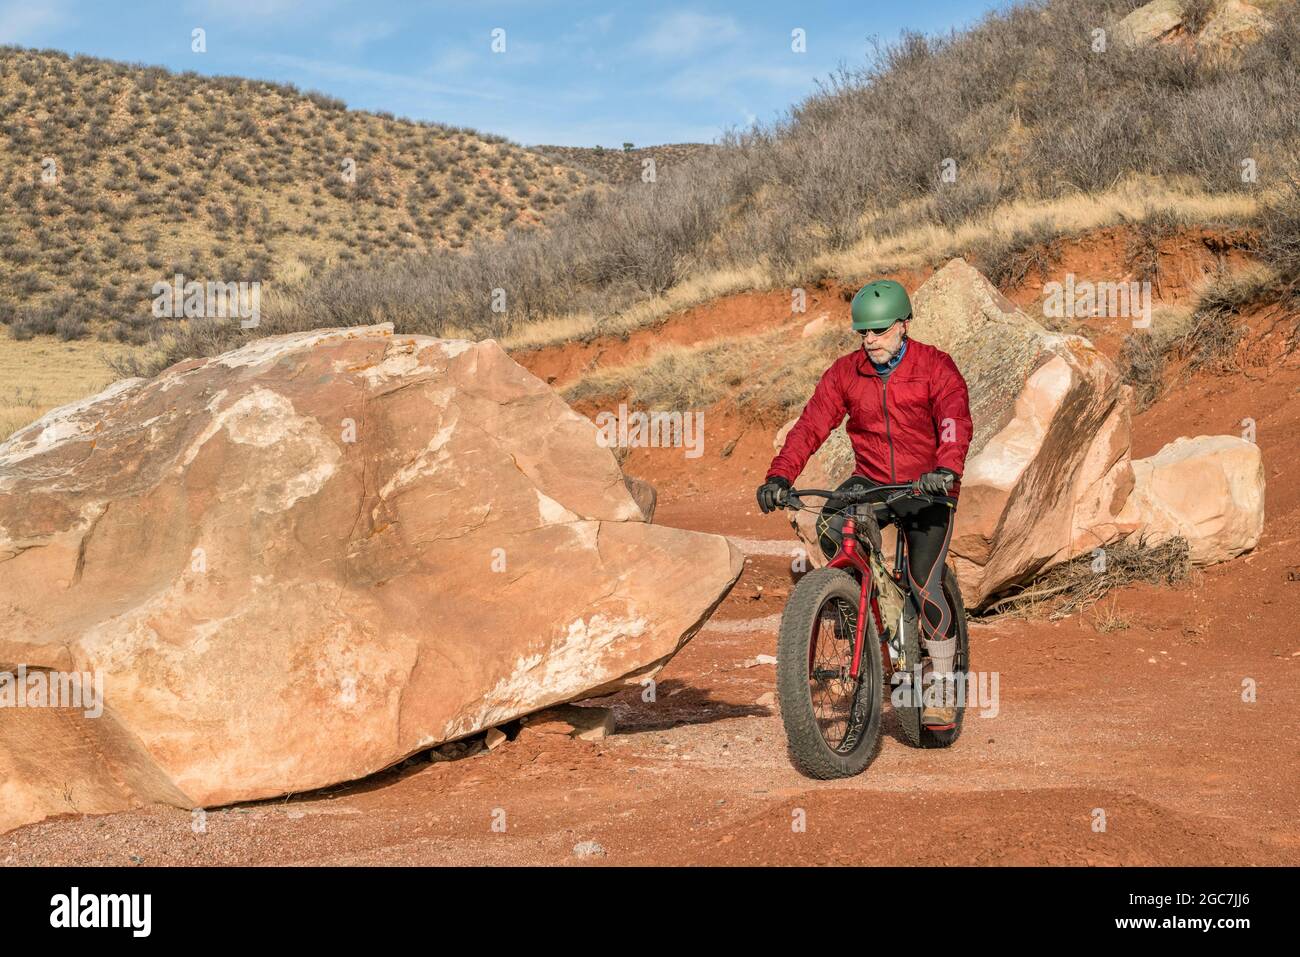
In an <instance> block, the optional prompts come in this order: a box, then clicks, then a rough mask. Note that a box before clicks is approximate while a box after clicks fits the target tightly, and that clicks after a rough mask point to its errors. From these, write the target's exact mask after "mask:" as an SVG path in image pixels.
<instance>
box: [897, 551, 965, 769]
mask: <svg viewBox="0 0 1300 957" xmlns="http://www.w3.org/2000/svg"><path fill="white" fill-rule="evenodd" d="M943 594H944V597H945V598H946V599H948V607H949V608H950V609H952V616H953V621H954V623H955V625H956V628H957V656H956V659H955V661H954V662H953V670H954V671H955V672H956V673H957V681H958V687H964V685H965V682H966V675H967V673H968V672H969V671H970V668H971V664H970V637H969V635H968V634H967V631H966V608H965V606H964V605H963V604H962V600H961V588H960V587H958V584H957V572H956V571H954V570H953V568H952V567H951V566H949V565H945V566H944V569H943ZM903 644H904V653H905V656H906V659H907V660H908V661H920V660H921V636H920V634H919V632H918V631H917V629H915V628H914V629H912V633H911V634H910V635H906V636H904V639H903ZM904 697H906V696H904ZM922 710H923V708H922V707H921V706H920V705H912V704H911V703H907V702H904V703H903V704H896V705H895V706H894V714H896V715H897V716H898V724H899V726H900V727H901V728H902V731H903V737H904V738H905V739H906V740H907V743H908V744H910V745H912V747H914V748H947V747H951V746H952V745H953V744H954V743H955V742H956V740H957V739H958V738H959V737H961V726H962V720H963V719H964V718H965V716H966V709H965V708H964V707H958V708H957V721H956V723H955V724H954V725H953V727H952V728H950V729H948V730H946V731H934V730H931V729H930V728H927V727H926V726H925V725H923V724H921V711H922Z"/></svg>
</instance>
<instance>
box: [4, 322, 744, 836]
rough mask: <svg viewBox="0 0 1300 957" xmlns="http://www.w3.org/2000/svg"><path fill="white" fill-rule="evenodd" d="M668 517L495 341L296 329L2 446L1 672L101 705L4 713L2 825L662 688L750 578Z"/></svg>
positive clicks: (131, 388)
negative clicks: (669, 523)
mask: <svg viewBox="0 0 1300 957" xmlns="http://www.w3.org/2000/svg"><path fill="white" fill-rule="evenodd" d="M644 518H645V516H644V514H643V512H642V510H641V509H640V508H639V507H638V505H637V503H636V501H635V500H634V498H633V495H632V494H630V493H629V491H628V487H627V485H626V484H625V483H624V481H623V475H622V473H621V471H620V469H619V467H618V465H617V463H616V462H615V459H614V456H613V454H612V452H611V451H610V450H608V449H604V448H601V447H600V445H599V443H598V442H597V433H596V429H595V427H594V426H593V425H592V424H591V422H589V421H588V420H587V419H585V418H583V417H582V416H580V415H578V414H576V413H574V412H573V411H572V410H570V409H569V408H568V407H567V406H566V405H565V404H564V403H563V402H562V401H561V400H560V399H559V398H558V397H557V396H556V395H555V394H554V393H553V392H552V391H551V389H549V388H548V387H547V386H546V385H544V384H543V383H542V382H541V381H540V380H538V379H537V378H535V377H534V376H532V375H531V374H530V373H528V372H527V371H525V370H524V369H523V368H522V367H520V366H519V365H517V364H516V363H515V362H514V361H512V360H511V359H510V358H509V357H508V356H507V355H506V354H505V353H504V352H503V351H502V350H501V349H500V348H499V347H498V346H497V345H496V343H494V342H491V341H488V342H478V343H475V342H466V341H448V340H438V339H433V338H428V337H423V336H395V335H393V334H392V327H391V326H387V325H385V326H372V327H366V328H356V329H347V330H325V331H318V332H313V333H302V334H295V335H289V336H282V337H278V338H274V339H265V340H260V341H258V342H255V343H252V344H250V345H248V346H247V347H245V348H242V349H240V350H238V351H235V352H231V353H228V354H226V355H223V356H219V357H216V358H213V359H208V360H190V361H186V362H183V363H181V364H179V365H176V366H173V367H172V368H171V369H169V370H167V371H166V372H164V373H162V374H161V375H159V376H157V377H156V378H153V379H150V380H140V379H134V380H126V381H123V382H119V383H117V384H116V385H114V386H112V387H110V388H109V389H107V390H106V391H104V392H103V393H101V394H99V395H97V396H95V397H93V398H91V399H87V400H85V401H83V402H79V403H76V404H74V405H71V406H65V407H63V408H61V409H57V410H55V411H53V412H50V413H49V414H47V415H46V416H45V417H44V418H42V419H41V420H40V421H38V422H36V423H34V424H33V425H31V426H29V427H27V428H25V429H23V430H21V431H19V432H18V433H16V434H15V435H13V436H12V437H11V438H10V439H9V440H8V441H7V442H5V443H4V444H3V445H0V672H8V673H10V675H11V676H12V675H16V674H17V673H18V672H20V671H22V672H25V673H26V675H27V680H29V681H32V680H37V682H38V683H39V681H40V680H41V679H45V678H49V677H51V676H53V677H57V675H56V673H58V674H62V675H65V676H66V675H68V674H70V673H73V672H76V673H85V674H88V675H96V676H98V677H100V678H102V681H103V692H104V694H103V705H104V706H103V712H102V715H101V716H98V717H93V716H90V717H88V716H87V715H86V711H88V710H89V711H93V708H82V707H57V708H56V707H48V706H45V707H30V706H29V707H0V830H3V829H5V828H8V827H13V826H15V825H17V824H20V823H23V822H26V821H32V820H37V819H39V818H41V817H43V816H46V815H49V814H54V813H60V812H87V811H108V810H114V809H119V808H122V807H126V806H129V805H131V804H132V803H133V802H138V801H163V802H168V803H171V804H174V805H178V806H181V807H201V806H208V805H215V804H222V803H228V802H233V801H242V800H249V799H254V798H264V797H270V796H273V795H279V794H284V793H287V792H292V791H302V790H306V789H309V788H316V787H321V786H324V785H329V784H333V783H337V782H341V781H346V780H350V779H355V778H358V777H361V776H364V775H366V774H369V773H371V772H374V771H377V770H380V769H382V768H384V767H387V766H389V765H392V764H394V763H395V762H398V761H400V760H402V759H403V758H405V757H407V756H409V755H411V754H413V753H415V752H417V751H420V750H423V749H426V748H429V747H431V746H433V745H436V744H438V743H440V742H446V741H452V740H455V739H458V738H462V737H465V736H468V735H471V734H473V733H475V732H477V731H481V730H482V729H485V728H490V727H492V726H494V725H498V724H500V723H502V722H505V721H509V720H511V719H513V718H516V717H519V716H522V715H526V714H529V713H531V712H534V711H537V710H539V709H542V708H546V707H550V706H552V705H556V704H560V703H563V702H566V701H570V700H573V699H575V698H586V697H592V696H595V695H600V694H605V693H608V692H611V691H613V690H616V689H617V688H619V687H621V686H623V685H625V684H628V683H636V682H640V681H641V680H644V678H645V677H646V676H649V675H651V674H653V673H655V672H656V671H657V670H658V669H660V668H662V667H663V665H664V664H665V662H667V661H668V660H669V659H670V658H671V657H672V656H673V654H674V653H675V652H676V651H677V650H678V649H679V648H680V647H681V646H682V644H683V643H684V642H685V641H687V640H688V639H689V638H690V637H691V636H692V635H693V634H694V633H695V632H696V631H697V630H698V628H699V627H700V626H701V625H702V623H703V621H704V620H705V618H707V616H708V615H709V613H710V611H711V610H712V608H713V607H714V606H715V605H716V604H717V602H718V601H719V600H720V599H721V598H722V596H723V595H724V594H725V593H726V592H727V590H728V589H729V587H730V586H731V585H732V584H733V583H734V581H735V580H736V578H737V576H738V575H739V573H740V569H741V563H742V558H741V556H740V554H739V553H738V552H737V551H736V550H735V549H734V548H733V547H731V546H730V545H729V544H728V542H727V541H726V539H724V538H722V537H720V536H716V535H705V534H699V533H694V532H688V531H682V530H679V529H672V528H664V527H661V526H656V525H650V524H647V523H646V522H645V521H644ZM47 685H48V682H47ZM9 687H10V689H11V690H12V682H11V683H10V686H9ZM57 703H59V704H66V703H67V701H66V698H65V699H60V701H59V702H57ZM29 704H30V700H29Z"/></svg>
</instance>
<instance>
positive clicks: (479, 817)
mask: <svg viewBox="0 0 1300 957" xmlns="http://www.w3.org/2000/svg"><path fill="white" fill-rule="evenodd" d="M1112 245H1113V244H1112ZM1103 246H1104V244H1103ZM1105 248H1110V247H1105ZM819 295H823V296H825V298H826V300H827V301H826V302H825V303H824V304H820V305H818V304H810V306H809V317H810V318H811V317H814V316H816V315H817V314H818V312H819V311H821V310H824V309H832V310H834V311H833V316H837V317H838V316H839V313H841V312H844V313H846V312H847V304H846V303H843V302H842V300H841V299H840V298H839V296H838V289H835V288H831V289H827V290H824V291H822V292H820V293H819ZM1025 295H1026V294H1025V293H1024V291H1023V290H1021V291H1019V292H1015V293H1013V296H1014V297H1015V298H1017V299H1018V300H1019V299H1022V298H1024V296H1025ZM1029 298H1030V299H1032V298H1034V297H1033V296H1032V295H1031V296H1030V297H1029ZM813 302H814V303H817V300H816V299H815V298H814V300H813ZM783 307H784V308H786V309H787V310H788V300H787V299H786V298H785V296H784V294H782V293H772V294H758V293H755V294H747V296H744V297H730V298H729V299H727V300H723V301H721V302H720V303H716V304H712V305H711V306H702V307H698V308H697V309H693V310H690V311H688V312H687V313H684V314H682V315H679V316H675V317H672V318H671V319H670V320H669V321H668V323H667V324H666V328H667V329H668V330H669V332H670V334H669V335H664V334H663V332H662V330H660V331H658V332H653V333H647V336H651V335H654V336H658V338H659V341H660V342H663V341H676V342H692V341H702V340H703V339H707V338H712V337H714V336H716V335H718V334H721V333H722V332H723V331H727V332H733V331H735V330H736V329H737V325H736V324H735V323H734V320H736V319H737V318H738V317H741V316H745V315H748V316H751V317H755V318H752V319H751V320H750V321H749V324H748V326H746V327H745V328H748V329H749V331H751V332H759V331H762V330H763V329H766V328H771V327H772V326H773V325H776V324H781V323H782V322H784V321H786V320H788V311H787V314H786V315H785V317H784V318H783V317H782V316H781V315H780V312H779V310H780V309H781V308H783ZM1276 318H1277V317H1276V315H1271V314H1270V313H1269V312H1268V311H1267V310H1264V311H1261V312H1260V313H1259V314H1257V315H1254V316H1252V317H1251V319H1250V323H1251V330H1252V334H1251V337H1250V339H1249V341H1248V342H1247V343H1246V344H1244V345H1243V346H1242V347H1241V349H1239V353H1238V356H1239V359H1240V362H1241V367H1242V369H1243V370H1244V371H1242V372H1241V373H1239V374H1228V375H1222V376H1215V375H1209V374H1204V373H1199V374H1197V375H1187V374H1185V373H1184V372H1183V371H1182V370H1171V372H1170V375H1169V380H1168V382H1169V386H1168V391H1167V393H1166V394H1165V395H1164V396H1163V397H1162V398H1161V399H1160V400H1159V402H1157V403H1156V404H1155V406H1153V407H1152V408H1151V409H1150V410H1148V411H1146V412H1144V413H1142V414H1141V415H1139V416H1137V417H1136V419H1135V422H1134V431H1135V442H1134V445H1135V447H1134V455H1135V456H1144V455H1150V454H1152V453H1153V452H1154V451H1155V450H1156V449H1158V448H1159V447H1160V446H1161V445H1162V444H1164V443H1165V442H1167V441H1169V440H1170V439H1172V438H1174V437H1176V436H1178V435H1196V434H1201V433H1214V432H1237V431H1239V429H1240V427H1241V426H1240V423H1241V421H1242V420H1243V419H1253V420H1254V422H1255V428H1256V434H1257V440H1258V442H1259V445H1260V447H1261V449H1262V451H1263V454H1264V462H1265V469H1266V474H1267V479H1268V491H1267V499H1266V507H1267V515H1266V524H1265V532H1264V537H1263V539H1262V541H1261V542H1260V545H1259V547H1258V548H1257V549H1256V550H1255V551H1254V552H1253V553H1251V554H1249V555H1247V556H1243V557H1242V558H1239V559H1236V560H1235V561H1232V562H1228V563H1226V564H1223V565H1219V566H1214V567H1211V568H1208V569H1205V570H1204V571H1201V572H1198V573H1196V574H1195V576H1194V579H1193V581H1192V583H1191V584H1189V585H1186V586H1181V587H1178V588H1173V589H1168V588H1158V587H1155V586H1149V585H1135V586H1129V587H1127V588H1124V589H1120V590H1118V591H1116V592H1114V593H1112V594H1111V595H1110V596H1107V598H1106V599H1104V600H1103V602H1102V603H1101V604H1100V605H1098V606H1094V607H1093V608H1092V609H1089V610H1088V611H1086V612H1084V613H1082V614H1076V615H1074V616H1073V617H1070V618H1068V619H1065V620H1062V621H1056V622H1052V621H1043V620H1036V621H1024V620H1014V621H1013V620H1006V619H1001V620H993V621H990V622H978V621H977V622H975V623H973V624H972V631H971V646H972V656H973V661H974V666H975V668H976V669H979V670H982V671H989V672H996V673H997V675H998V681H999V701H998V711H997V713H996V715H992V714H989V715H981V714H980V713H979V712H971V713H970V714H969V715H968V718H967V723H966V727H965V730H964V733H963V735H962V738H961V739H960V740H959V741H958V743H957V744H956V745H955V746H954V747H953V748H951V749H949V750H946V751H920V750H915V749H913V748H910V747H908V746H907V745H906V744H905V743H904V742H903V740H902V738H901V736H900V734H899V732H898V731H897V728H896V726H895V724H894V719H893V715H892V714H890V713H888V712H887V713H886V717H885V738H884V742H883V746H882V748H881V752H880V754H879V756H878V757H877V759H876V760H875V762H874V764H872V765H871V766H870V767H869V768H868V769H867V771H866V772H865V773H864V774H862V775H860V776H859V777H856V778H853V779H851V780H846V781H833V782H819V781H813V780H810V779H808V778H805V777H803V776H801V775H800V774H799V773H798V772H797V771H795V770H794V768H793V767H792V766H791V764H790V761H789V759H788V757H787V755H786V751H785V742H784V733H783V731H782V727H781V721H780V717H779V715H778V714H777V712H776V709H775V706H774V705H772V704H768V703H759V702H760V700H763V701H770V698H765V697H764V695H766V694H767V693H769V692H771V691H773V684H774V674H773V668H772V667H771V666H770V665H761V664H760V665H755V664H753V663H752V659H754V658H755V656H756V655H760V654H772V653H774V651H775V638H776V634H775V621H776V618H775V617H774V616H777V615H779V613H780V611H781V607H782V603H783V601H784V599H785V597H786V596H787V595H788V592H789V589H790V587H791V584H792V576H791V573H790V571H789V567H788V564H787V559H785V558H783V557H779V556H772V555H755V556H753V557H751V558H750V559H749V560H747V563H746V566H745V571H744V573H743V574H742V576H741V579H740V581H739V582H738V583H737V585H736V587H735V588H734V589H733V590H732V592H731V593H730V595H729V596H728V597H727V598H726V600H725V601H724V602H723V603H722V605H721V606H720V607H719V610H718V612H717V614H716V615H715V617H714V619H713V620H712V621H711V622H710V624H709V625H707V626H706V627H705V629H704V630H703V631H701V632H700V634H699V635H697V636H696V637H695V638H694V639H693V640H692V641H691V642H690V643H689V644H688V645H687V646H686V647H685V648H684V649H683V650H682V651H681V653H680V654H678V656H677V657H676V658H674V659H673V661H672V662H671V663H670V664H669V665H668V667H667V668H665V669H664V671H663V672H662V673H661V674H660V675H659V677H658V684H657V688H656V695H655V700H654V701H653V702H646V701H643V700H642V697H641V694H640V692H638V691H635V690H629V691H625V692H622V693H620V694H618V695H615V696H613V697H611V698H608V699H604V700H603V701H602V702H600V703H603V704H605V705H608V706H612V707H613V708H614V710H615V713H616V716H617V720H618V731H617V733H616V734H614V735H613V736H611V737H610V738H608V739H606V740H605V741H603V742H599V743H588V742H583V741H571V740H569V739H566V738H551V737H548V738H544V739H541V738H537V737H528V736H523V737H520V738H518V739H517V740H515V741H511V742H509V743H506V744H504V745H503V746H501V747H500V748H499V749H498V750H496V751H494V752H491V753H486V752H485V753H481V754H479V755H477V756H474V757H468V758H462V759H459V760H455V761H447V762H440V763H434V764H430V763H427V762H425V761H423V760H422V759H419V760H416V761H413V762H411V763H408V765H407V766H404V767H402V768H399V769H394V770H391V771H388V772H385V773H383V774H380V775H376V776H374V777H371V778H369V779H366V780H365V781H361V782H357V783H354V784H351V785H345V786H340V787H337V788H333V789H329V790H327V791H319V792H313V793H311V794H308V795H301V796H296V797H293V798H291V799H286V800H278V801H265V802H259V803H255V804H250V805H243V806H238V807H231V808H225V809H216V810H211V811H209V812H208V813H207V826H206V831H205V832H203V833H195V831H194V830H193V829H192V826H191V823H192V815H191V813H190V812H189V811H187V810H178V809H175V808H162V807H149V808H142V809H139V810H136V811H132V812H127V813H121V814H112V815H105V816H100V817H89V816H80V815H69V816H65V817H62V818H58V819H53V820H48V821H45V822H41V823H38V824H33V825H28V826H26V827H23V828H20V829H18V830H16V831H14V832H11V833H9V834H6V835H3V836H0V863H8V864H123V865H125V864H131V863H139V864H144V865H161V864H281V865H290V864H575V865H591V864H601V865H625V864H687V863H690V864H701V863H706V864H751V863H761V864H1098V865H1116V864H1122V865H1140V864H1175V865H1191V864H1296V863H1300V816H1298V815H1297V809H1298V806H1300V799H1298V798H1297V781H1300V748H1297V744H1296V742H1297V740H1300V712H1298V709H1297V706H1298V705H1300V694H1297V682H1298V675H1300V628H1298V627H1297V624H1296V623H1297V621H1300V580H1289V579H1288V572H1290V571H1295V573H1296V574H1295V578H1297V579H1300V492H1297V484H1298V483H1297V482H1296V481H1295V480H1294V478H1292V477H1291V476H1293V475H1294V463H1295V462H1297V461H1298V460H1300V456H1298V453H1300V401H1298V400H1300V396H1298V395H1297V393H1298V392H1300V363H1298V362H1297V360H1296V357H1295V356H1294V355H1290V356H1288V355H1287V354H1286V353H1285V350H1284V345H1283V343H1282V341H1281V333H1280V332H1278V331H1277V330H1274V331H1273V332H1272V333H1270V332H1268V329H1269V327H1270V325H1271V323H1272V322H1274V321H1275V320H1276ZM1293 318H1294V317H1292V321H1293ZM759 320H761V321H759ZM913 332H914V333H915V334H916V335H917V336H918V338H922V339H923V338H924V335H923V333H922V331H921V330H919V329H914V330H913ZM795 334H797V333H795ZM1085 334H1086V333H1085ZM638 335H639V334H638ZM1098 339H1099V340H1101V342H1102V343H1105V344H1104V345H1103V346H1102V347H1103V348H1107V347H1108V346H1110V347H1112V348H1117V343H1118V339H1119V337H1118V336H1115V337H1106V336H1099V337H1098ZM1107 339H1109V340H1110V341H1109V342H1107ZM648 348H651V345H650V344H649V342H648V340H646V341H643V340H642V339H639V338H638V336H637V335H634V336H632V337H630V339H629V340H628V341H627V342H624V341H622V340H617V341H611V342H605V343H600V342H595V343H590V344H587V345H581V346H577V347H572V348H571V349H569V350H568V351H565V350H542V351H541V352H540V353H534V354H532V355H530V356H523V357H521V358H522V360H523V361H524V362H525V364H527V365H529V367H530V368H532V369H533V370H534V371H535V372H538V374H540V375H543V377H550V376H555V377H557V378H560V379H564V380H567V379H569V378H571V377H572V376H573V375H575V374H577V373H578V372H579V371H580V370H581V368H582V367H583V366H585V365H587V364H588V363H590V362H591V361H592V360H593V359H595V360H599V361H602V362H607V361H610V359H611V358H612V357H613V355H614V354H617V356H618V361H633V360H634V359H635V358H636V357H638V356H640V355H644V354H645V352H644V351H642V350H645V349H648ZM1108 351H1110V349H1109V348H1108ZM706 422H707V432H706V437H707V438H706V445H705V452H704V455H703V456H702V457H700V458H698V459H694V460H686V459H685V458H684V457H683V454H682V451H683V450H680V449H653V450H640V449H638V450H632V452H631V453H630V454H629V456H628V458H627V460H626V462H625V463H624V467H625V469H626V470H627V471H628V472H629V474H633V475H638V476H641V477H643V478H646V479H649V480H651V481H652V482H654V483H655V484H656V485H657V486H658V489H659V501H660V505H659V511H658V513H657V515H656V517H655V520H656V521H657V522H659V523H661V524H665V525H676V526H680V527H684V528H693V529H699V530H703V531H711V532H724V533H726V534H729V535H733V536H738V537H741V538H747V539H760V540H774V539H788V540H789V541H790V542H791V544H792V545H793V542H794V540H793V537H792V534H791V532H790V530H789V526H788V523H787V521H786V519H784V518H781V517H779V516H763V515H760V514H759V513H758V510H757V507H756V505H755V503H754V499H753V489H754V487H755V486H756V485H757V484H758V482H759V481H761V478H762V475H763V471H764V469H765V467H766V465H767V462H768V460H769V459H770V456H771V436H772V430H771V429H770V428H758V427H753V426H749V427H747V426H746V425H745V424H744V423H742V422H741V421H740V420H739V419H738V418H737V417H736V416H734V415H730V414H728V413H727V412H726V411H725V409H723V408H718V409H715V410H712V411H711V412H710V413H709V415H708V418H707V420H706ZM733 440H735V441H734V447H732V448H731V449H730V454H729V455H725V456H724V454H723V453H724V450H725V449H726V448H727V446H728V445H731V444H732V442H733ZM1117 624H1118V627H1107V626H1108V625H1109V626H1115V625H1117ZM1248 680H1249V681H1253V682H1254V684H1255V687H1256V689H1257V696H1256V700H1255V701H1254V702H1251V703H1247V702H1245V701H1243V695H1242V689H1243V682H1246V681H1248ZM502 812H504V821H505V823H506V827H505V830H504V831H499V830H494V829H493V823H494V821H497V822H499V821H501V820H502ZM1102 815H1104V821H1105V828H1104V830H1099V829H1097V825H1096V822H1097V821H1099V820H1100V819H1101V816H1102ZM800 822H802V823H803V826H802V827H800V826H799V824H800ZM585 842H595V843H596V844H598V845H599V849H598V850H596V851H595V852H594V853H580V852H579V851H575V847H589V845H587V844H586V843H585Z"/></svg>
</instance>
